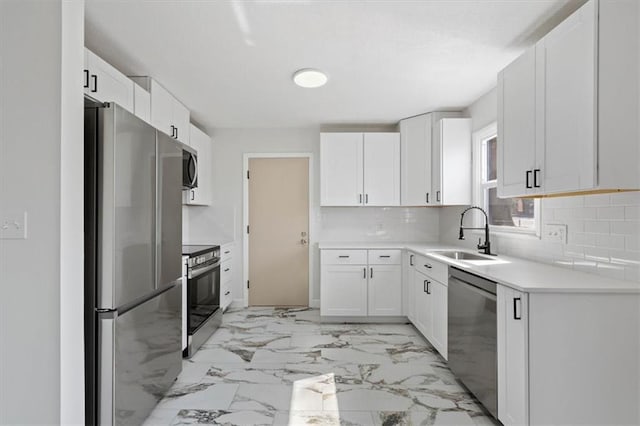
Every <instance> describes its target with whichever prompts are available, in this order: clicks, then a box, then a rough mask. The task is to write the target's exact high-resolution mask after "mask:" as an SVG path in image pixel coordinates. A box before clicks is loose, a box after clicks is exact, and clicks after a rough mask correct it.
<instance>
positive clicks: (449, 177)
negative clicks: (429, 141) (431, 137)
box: [432, 118, 473, 206]
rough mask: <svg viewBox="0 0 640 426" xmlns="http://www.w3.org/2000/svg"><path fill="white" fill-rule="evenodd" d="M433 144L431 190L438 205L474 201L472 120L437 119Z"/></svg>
mask: <svg viewBox="0 0 640 426" xmlns="http://www.w3.org/2000/svg"><path fill="white" fill-rule="evenodd" d="M436 130H437V131H436V134H437V137H436V138H435V141H434V144H433V147H434V149H433V170H432V192H433V193H434V196H435V200H434V201H435V203H436V204H439V205H449V206H451V205H460V204H462V205H468V204H471V170H472V168H473V167H472V164H471V119H470V118H443V119H441V120H439V121H438V123H437V126H436Z"/></svg>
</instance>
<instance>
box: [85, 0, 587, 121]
mask: <svg viewBox="0 0 640 426" xmlns="http://www.w3.org/2000/svg"><path fill="white" fill-rule="evenodd" d="M583 3H584V0H424V1H418V0H413V1H408V0H397V1H390V0H387V1H385V0H377V1H375V0H368V1H339V0H333V1H332V0H289V1H286V0H272V1H269V0H244V1H243V0H231V1H213V0H182V1H177V0H172V1H168V0H87V1H86V30H85V32H86V45H87V47H89V48H90V49H92V50H94V51H95V52H96V53H97V54H99V55H100V56H102V57H103V58H104V59H105V60H107V61H109V62H110V63H112V64H113V65H115V66H116V67H117V68H119V69H120V70H121V71H123V72H125V73H126V74H128V75H149V76H152V77H154V78H155V79H157V80H158V81H159V82H160V83H161V84H163V85H164V86H165V87H166V88H167V89H169V90H170V91H171V92H172V93H173V94H174V95H175V96H176V97H177V98H178V99H179V100H181V101H182V102H183V103H184V104H186V105H187V106H188V107H189V108H190V109H191V111H192V117H193V118H194V119H195V120H196V121H197V122H198V123H200V124H201V125H203V126H205V127H207V128H221V127H236V128H237V127H301V126H317V125H340V124H345V123H349V124H362V125H366V124H388V123H395V122H397V121H398V120H400V119H401V118H404V117H409V116H412V115H416V114H420V113H423V112H428V111H433V110H438V109H458V108H463V107H466V106H468V105H469V104H471V103H472V102H473V101H474V100H476V99H477V98H478V97H480V96H481V95H482V94H484V93H486V92H487V91H488V90H490V89H491V88H492V87H494V86H495V81H496V73H497V72H498V71H499V70H500V69H501V68H503V67H504V66H505V65H507V64H508V63H509V62H510V61H512V60H513V59H515V58H516V57H517V56H518V55H519V54H520V53H521V52H522V51H523V50H524V49H525V48H526V47H528V46H530V45H532V44H533V43H534V42H535V41H536V40H537V39H539V38H540V37H541V36H542V35H544V34H545V33H546V32H547V31H548V30H549V29H551V28H552V27H553V26H554V25H556V24H557V23H558V22H560V21H561V20H562V19H564V17H566V16H568V15H569V14H570V13H571V12H572V11H574V10H575V9H577V8H578V7H579V6H580V5H581V4H583ZM300 68H318V69H321V70H323V71H324V72H326V73H327V74H328V75H329V81H328V83H327V84H326V85H325V86H324V87H322V88H318V89H303V88H300V87H297V86H295V85H294V84H293V82H292V79H291V76H292V74H293V73H294V72H295V71H296V70H297V69H300Z"/></svg>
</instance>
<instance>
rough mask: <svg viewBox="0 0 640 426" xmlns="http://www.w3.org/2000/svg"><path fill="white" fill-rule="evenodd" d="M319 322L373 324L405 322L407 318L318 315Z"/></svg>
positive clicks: (407, 321)
mask: <svg viewBox="0 0 640 426" xmlns="http://www.w3.org/2000/svg"><path fill="white" fill-rule="evenodd" d="M320 322H325V323H344V322H346V323H355V324H357V323H364V324H369V323H374V324H407V323H409V319H407V317H405V316H389V317H383V316H377V317H373V316H370V317H348V316H345V317H342V316H340V317H338V316H335V317H334V316H320Z"/></svg>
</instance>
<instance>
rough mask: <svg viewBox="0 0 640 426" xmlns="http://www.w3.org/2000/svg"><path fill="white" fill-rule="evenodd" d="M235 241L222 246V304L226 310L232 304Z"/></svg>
mask: <svg viewBox="0 0 640 426" xmlns="http://www.w3.org/2000/svg"><path fill="white" fill-rule="evenodd" d="M233 251H234V243H227V244H225V245H223V246H222V247H220V306H221V307H222V310H223V311H224V310H226V309H227V308H228V307H229V305H231V300H232V297H231V287H232V285H233V269H234V268H233Z"/></svg>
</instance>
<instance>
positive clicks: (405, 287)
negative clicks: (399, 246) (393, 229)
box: [402, 251, 416, 323]
mask: <svg viewBox="0 0 640 426" xmlns="http://www.w3.org/2000/svg"><path fill="white" fill-rule="evenodd" d="M414 258H415V254H411V253H409V252H406V251H405V252H404V253H403V256H402V313H403V315H406V316H407V318H408V319H409V321H411V322H412V323H413V322H415V314H416V302H415V297H414V296H413V293H414V290H413V288H414V283H413V281H414V274H415V272H414V270H413V259H414Z"/></svg>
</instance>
